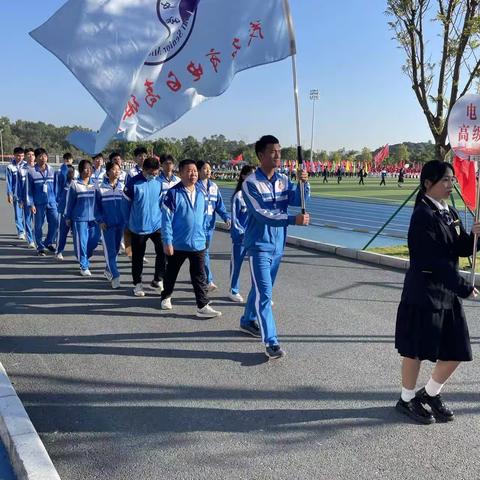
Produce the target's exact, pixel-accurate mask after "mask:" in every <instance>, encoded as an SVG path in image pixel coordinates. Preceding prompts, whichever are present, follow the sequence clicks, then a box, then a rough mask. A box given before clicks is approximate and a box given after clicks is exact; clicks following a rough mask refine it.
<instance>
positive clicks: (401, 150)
mask: <svg viewBox="0 0 480 480" xmlns="http://www.w3.org/2000/svg"><path fill="white" fill-rule="evenodd" d="M409 159H410V152H409V151H408V147H407V146H406V145H405V144H404V143H402V144H401V145H399V146H398V149H397V152H396V154H395V157H394V160H395V162H396V163H402V164H405V163H407V162H408V160H409Z"/></svg>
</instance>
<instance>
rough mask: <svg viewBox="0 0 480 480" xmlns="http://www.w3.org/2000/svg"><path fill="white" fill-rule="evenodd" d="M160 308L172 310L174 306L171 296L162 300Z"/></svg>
mask: <svg viewBox="0 0 480 480" xmlns="http://www.w3.org/2000/svg"><path fill="white" fill-rule="evenodd" d="M160 308H161V309H162V310H172V309H173V307H172V299H171V298H170V297H168V298H164V299H163V300H162V303H161V304H160Z"/></svg>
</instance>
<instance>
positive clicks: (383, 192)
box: [218, 177, 464, 210]
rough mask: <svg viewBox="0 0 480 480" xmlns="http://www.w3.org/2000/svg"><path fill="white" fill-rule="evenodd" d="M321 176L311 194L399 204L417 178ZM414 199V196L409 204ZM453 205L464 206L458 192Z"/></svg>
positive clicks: (230, 185) (407, 194)
mask: <svg viewBox="0 0 480 480" xmlns="http://www.w3.org/2000/svg"><path fill="white" fill-rule="evenodd" d="M322 182H323V179H322V178H313V179H311V180H310V185H311V188H312V195H314V196H319V197H324V198H337V199H342V200H357V201H362V202H371V203H390V204H394V205H399V204H401V203H403V202H404V201H405V200H406V199H407V197H408V196H409V195H410V194H411V193H412V192H413V191H414V190H415V188H416V187H417V185H418V183H419V180H418V179H406V180H405V183H404V184H403V186H402V187H401V188H399V187H398V185H397V181H396V179H395V178H387V185H386V186H380V185H379V184H380V178H378V177H370V178H368V177H367V178H366V179H365V185H358V178H356V177H354V178H343V179H342V181H341V182H340V184H337V179H336V177H331V178H329V179H328V183H325V184H324V183H322ZM218 183H219V184H220V185H221V186H226V187H232V188H233V187H234V185H235V182H224V181H220V182H218ZM414 201H415V196H414V197H413V198H412V199H411V202H410V204H413V202H414ZM454 201H455V207H456V208H457V209H462V210H463V208H464V204H463V202H462V200H461V199H460V197H459V196H458V194H454Z"/></svg>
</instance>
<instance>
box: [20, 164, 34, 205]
mask: <svg viewBox="0 0 480 480" xmlns="http://www.w3.org/2000/svg"><path fill="white" fill-rule="evenodd" d="M31 168H33V167H29V166H28V163H27V162H25V163H23V165H22V166H21V167H20V168H19V169H18V174H17V198H18V200H19V201H20V202H23V203H24V204H25V205H26V203H27V182H28V171H29V170H30V169H31Z"/></svg>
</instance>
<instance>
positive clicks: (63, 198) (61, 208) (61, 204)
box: [57, 180, 74, 215]
mask: <svg viewBox="0 0 480 480" xmlns="http://www.w3.org/2000/svg"><path fill="white" fill-rule="evenodd" d="M73 181H74V180H71V181H70V182H67V183H64V185H63V188H62V191H61V192H57V202H58V205H57V210H58V213H59V214H60V215H65V209H66V208H67V196H68V191H69V190H70V186H71V185H72V182H73Z"/></svg>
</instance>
